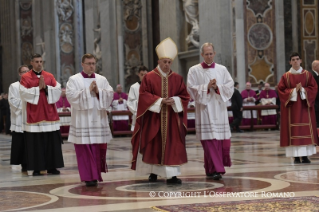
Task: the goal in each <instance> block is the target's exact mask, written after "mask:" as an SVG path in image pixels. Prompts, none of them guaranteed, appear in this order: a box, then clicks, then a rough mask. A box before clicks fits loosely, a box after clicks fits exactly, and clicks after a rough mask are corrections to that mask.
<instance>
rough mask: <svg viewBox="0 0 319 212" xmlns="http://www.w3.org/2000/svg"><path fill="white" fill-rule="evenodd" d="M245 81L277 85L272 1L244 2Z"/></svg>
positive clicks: (254, 84)
mask: <svg viewBox="0 0 319 212" xmlns="http://www.w3.org/2000/svg"><path fill="white" fill-rule="evenodd" d="M244 10H245V13H246V14H245V16H244V17H245V34H246V38H247V40H246V44H245V46H246V64H247V81H249V82H251V83H252V84H253V86H257V84H259V83H260V82H268V83H270V84H271V85H272V86H274V85H275V84H277V81H276V78H277V76H276V72H277V71H276V67H275V66H274V64H275V60H276V51H275V50H276V49H275V40H274V38H273V34H275V29H276V26H275V8H274V4H273V0H261V1H259V0H246V7H245V9H244Z"/></svg>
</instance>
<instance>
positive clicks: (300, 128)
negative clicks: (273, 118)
mask: <svg viewBox="0 0 319 212" xmlns="http://www.w3.org/2000/svg"><path fill="white" fill-rule="evenodd" d="M298 83H301V85H302V87H303V88H304V89H305V91H306V92H305V94H306V99H305V100H302V99H301V97H300V94H299V91H298V92H297V93H298V95H297V101H290V99H291V96H292V92H293V89H294V88H296V86H297V84H298ZM278 94H279V98H280V102H281V108H280V111H281V117H280V119H281V120H280V122H281V123H280V146H281V147H287V146H304V145H317V144H318V137H317V129H316V116H315V110H314V104H315V99H316V95H317V83H316V81H315V79H314V78H313V76H312V75H311V74H310V73H309V72H308V71H306V70H303V71H302V72H301V74H292V73H290V72H287V73H285V74H284V75H283V76H282V77H281V80H280V82H279V84H278Z"/></svg>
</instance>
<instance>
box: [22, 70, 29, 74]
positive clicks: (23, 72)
mask: <svg viewBox="0 0 319 212" xmlns="http://www.w3.org/2000/svg"><path fill="white" fill-rule="evenodd" d="M27 72H28V71H20V74H25V73H27Z"/></svg>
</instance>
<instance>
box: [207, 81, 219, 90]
mask: <svg viewBox="0 0 319 212" xmlns="http://www.w3.org/2000/svg"><path fill="white" fill-rule="evenodd" d="M210 88H213V89H214V90H215V89H216V88H217V84H216V79H212V80H209V83H208V86H207V89H210Z"/></svg>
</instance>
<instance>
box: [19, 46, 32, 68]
mask: <svg viewBox="0 0 319 212" xmlns="http://www.w3.org/2000/svg"><path fill="white" fill-rule="evenodd" d="M32 54H33V45H32V43H30V42H23V43H22V47H21V56H22V64H30V59H31V56H32Z"/></svg>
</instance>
